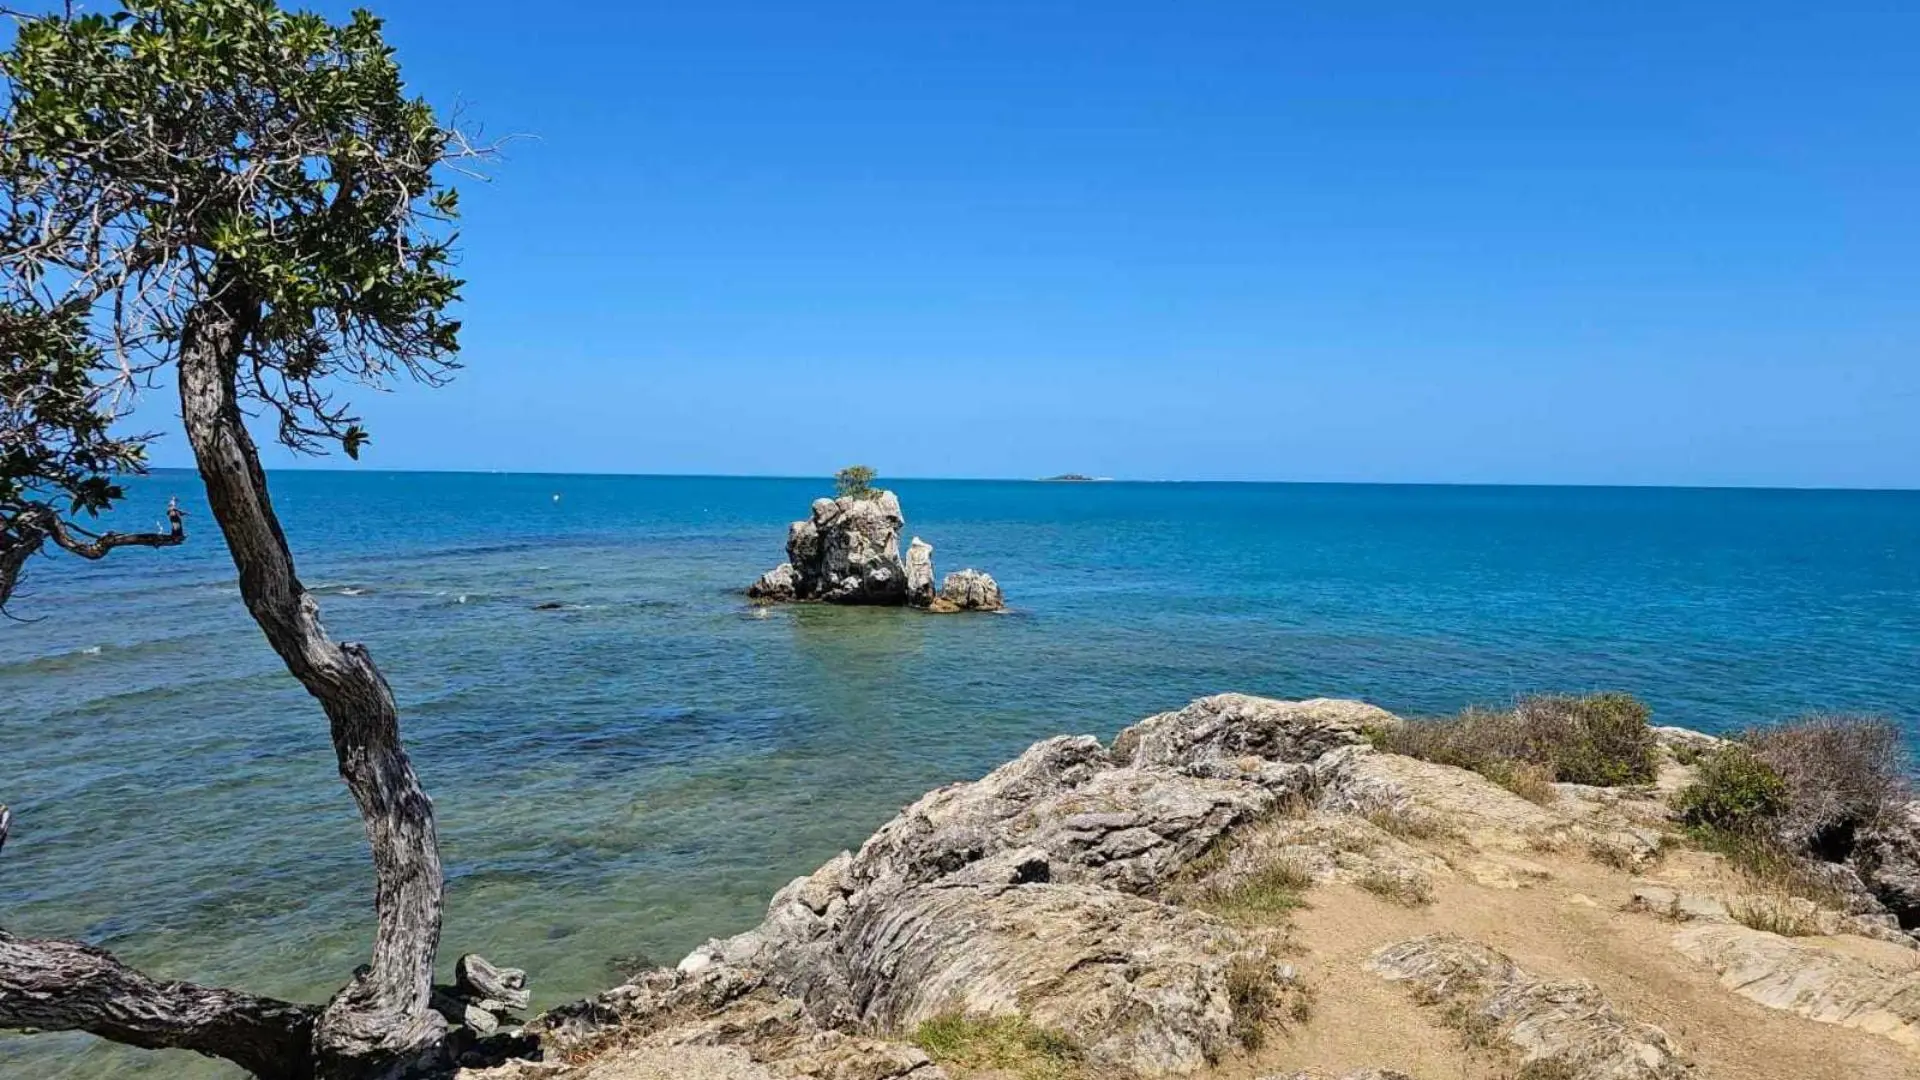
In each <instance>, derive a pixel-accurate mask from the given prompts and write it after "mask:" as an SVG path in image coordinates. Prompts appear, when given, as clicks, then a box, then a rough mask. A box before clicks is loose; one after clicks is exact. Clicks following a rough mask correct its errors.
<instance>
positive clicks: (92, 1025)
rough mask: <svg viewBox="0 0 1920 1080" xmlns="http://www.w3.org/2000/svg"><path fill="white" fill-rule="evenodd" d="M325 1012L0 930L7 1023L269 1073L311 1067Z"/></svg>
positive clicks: (1, 1019)
mask: <svg viewBox="0 0 1920 1080" xmlns="http://www.w3.org/2000/svg"><path fill="white" fill-rule="evenodd" d="M318 1012H319V1010H318V1009H316V1008H315V1007H313V1006H311V1005H294V1004H291V1003H289V1002H285V1001H276V1000H274V999H273V998H263V997H254V996H253V995H251V994H239V993H235V992H233V991H231V990H216V989H212V988H210V987H205V986H195V985H194V984H192V983H184V982H167V983H162V982H155V981H154V980H152V979H149V978H147V977H146V976H145V975H142V974H140V973H139V972H137V971H135V970H133V969H132V968H129V967H127V966H125V965H124V964H122V963H120V961H118V960H116V959H114V958H113V955H112V954H111V953H108V952H106V951H105V950H103V949H96V948H94V947H92V946H90V945H82V944H80V943H78V942H73V941H36V940H33V939H30V938H20V937H15V936H13V935H12V934H9V933H7V932H6V931H5V930H0V1028H24V1029H30V1030H33V1031H86V1032H91V1033H92V1034H95V1035H98V1036H100V1037H101V1038H105V1039H112V1040H113V1041H115V1042H122V1043H127V1044H129V1045H132V1046H142V1047H146V1048H148V1049H151V1050H160V1049H179V1050H196V1051H198V1052H200V1053H202V1054H206V1055H208V1056H209V1057H221V1058H226V1059H227V1060H229V1061H232V1062H234V1063H235V1064H238V1065H239V1066H240V1067H242V1068H244V1069H246V1070H247V1071H248V1072H251V1073H253V1074H254V1075H256V1076H261V1077H265V1078H267V1080H307V1078H308V1077H311V1076H312V1075H313V1071H312V1062H313V1051H312V1045H311V1041H312V1036H313V1018H314V1015H315V1014H316V1013H318Z"/></svg>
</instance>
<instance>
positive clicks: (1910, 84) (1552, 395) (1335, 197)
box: [150, 0, 1920, 487]
mask: <svg viewBox="0 0 1920 1080" xmlns="http://www.w3.org/2000/svg"><path fill="white" fill-rule="evenodd" d="M369 2H371V3H372V4H373V6H374V7H375V8H376V9H379V10H381V11H382V13H383V14H385V15H386V16H387V17H388V20H389V30H390V36H391V38H392V40H393V41H394V42H395V43H396V44H397V45H398V46H399V48H400V54H401V60H402V62H403V64H404V66H405V69H406V71H407V73H408V75H409V77H410V80H411V81H412V83H413V85H414V87H415V88H416V89H417V90H418V91H419V92H421V93H424V94H425V95H427V96H428V97H429V98H430V99H432V100H433V101H435V102H436V103H438V104H440V105H442V106H449V105H453V104H459V105H460V106H461V107H462V111H463V113H464V115H465V117H466V118H467V120H468V121H469V122H470V123H473V122H478V123H480V124H482V125H484V129H485V132H486V133H487V134H489V135H504V134H509V133H524V134H526V135H529V136H532V137H531V138H528V139H526V140H523V141H519V142H517V143H515V144H514V145H513V146H512V147H511V149H510V152H509V155H508V157H507V159H506V160H505V161H503V162H502V163H500V164H499V166H498V167H497V168H496V169H495V170H494V172H495V179H494V181H493V182H492V183H491V184H490V185H488V186H486V187H484V188H473V189H470V190H468V191H466V192H464V193H463V194H464V201H465V205H466V206H467V208H468V218H467V221H466V223H465V227H464V235H465V238H466V241H465V248H466V259H465V263H464V268H463V269H464V271H465V273H466V275H467V276H468V277H469V278H470V279H471V284H470V285H469V287H468V290H467V301H468V302H467V305H466V312H465V316H466V319H467V329H466V335H465V343H466V350H465V362H466V364H467V365H468V367H467V370H465V371H464V372H463V373H462V374H461V376H460V378H459V380H458V381H457V382H456V383H455V384H454V385H453V386H452V387H451V388H448V389H446V390H441V391H425V390H419V389H409V390H403V391H400V392H397V393H394V394H390V395H374V394H370V393H361V394H359V395H357V400H358V401H359V402H360V403H361V404H362V406H363V408H364V411H365V413H366V415H367V417H368V419H369V421H370V426H371V428H372V431H373V436H374V442H373V444H372V446H371V447H370V448H369V452H368V454H367V455H366V462H365V464H364V465H363V466H362V467H377V468H436V469H438V468H477V469H526V470H585V471H618V472H718V473H781V474H814V473H824V472H827V471H830V470H831V469H832V468H834V467H836V466H838V465H841V464H844V463H846V462H849V461H855V460H859V461H866V462H870V463H872V464H874V465H876V466H877V467H879V468H880V470H881V471H882V473H883V474H888V475H932V476H1031V475H1039V474H1045V473H1052V472H1059V471H1065V470H1077V471H1084V472H1091V473H1099V474H1103V475H1114V476H1121V477H1133V478H1219V479H1297V480H1389V481H1423V480H1431V481H1494V482H1507V481H1511V482H1568V483H1683V484H1695V483H1698V484H1778V485H1795V486H1829V485H1846V486H1900V487H1915V486H1920V120H1916V117H1920V4H1915V3H1912V2H1910V0H1902V2H1885V3H1880V4H1876V5H1854V4H1846V3H1841V4H1827V3H1808V2H1802V3H1795V4H1782V3H1769V2H1754V0H1743V2H1712V3H1707V2H1687V0H1680V2H1676V3H1662V4H1634V3H1614V4H1605V3H1591V2H1583V3H1553V2H1543V0H1531V2H1526V3H1477V4H1476V3H1464V2H1459V0H1455V2H1451V3H1426V4H1410V3H1365V2H1356V3H1321V4H1279V3H1271V2H1264V3H1197V2H1196V3H1176V2H1163V3H1153V4H1139V3H1124V2H1121V3H1113V2H1110V3H1104V4H1086V3H1075V4H1066V3H1050V2H1034V0H1022V2H1018V3H977V2H972V3H940V4H931V3H902V2H897V0H896V2H894V3H887V4H870V5H868V4H832V3H815V4H795V3H788V2H775V0H761V2H756V3H733V2H727V0H703V2H701V3H672V4H668V3H652V2H646V3H636V4H593V3H587V4H565V3H548V4H529V3H523V2H513V3H508V2H504V0H491V2H481V0H385V2H380V0H369ZM321 6H322V7H323V9H325V10H329V11H338V10H344V8H345V7H346V5H333V4H324V5H321ZM150 404H151V405H153V406H158V408H155V409H153V412H154V413H160V412H166V411H170V409H171V405H172V403H171V401H170V400H168V399H166V398H165V397H161V398H159V399H158V400H156V401H154V402H151V403H150ZM156 457H157V461H158V463H160V464H169V465H170V464H182V463H184V462H185V461H186V458H185V453H184V447H183V446H182V445H181V443H180V440H179V439H178V437H177V436H170V437H169V438H168V439H167V441H166V443H165V444H164V445H163V446H162V447H160V448H159V451H158V453H157V455H156ZM330 463H338V464H344V461H337V462H330Z"/></svg>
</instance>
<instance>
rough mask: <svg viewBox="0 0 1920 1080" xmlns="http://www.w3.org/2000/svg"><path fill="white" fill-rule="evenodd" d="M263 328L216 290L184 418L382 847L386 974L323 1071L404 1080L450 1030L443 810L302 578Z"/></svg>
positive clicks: (385, 693)
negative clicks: (258, 418) (440, 977)
mask: <svg viewBox="0 0 1920 1080" xmlns="http://www.w3.org/2000/svg"><path fill="white" fill-rule="evenodd" d="M259 318H260V305H259V303H258V302H257V301H252V300H249V299H246V298H242V297H239V296H237V295H235V293H234V291H233V290H224V291H222V290H216V291H215V294H214V296H213V297H211V298H210V299H208V300H206V301H204V302H202V303H201V304H199V305H197V306H196V307H195V308H194V309H193V310H192V312H190V313H189V315H188V317H187V321H186V325H185V327H184V332H183V335H182V340H181V348H180V366H179V381H180V408H181V416H182V418H183V419H184V420H185V424H186V430H187V439H188V441H189V442H190V443H191V444H192V446H193V453H194V458H195V460H196V461H197V462H198V464H199V467H200V477H201V479H202V480H203V481H204V482H205V484H206V489H207V501H208V503H209V504H210V505H211V506H212V508H213V514H214V517H215V519H216V520H218V522H219V523H220V530H221V531H222V532H223V533H225V534H226V538H227V548H228V550H229V552H231V553H232V555H233V562H234V566H235V568H236V569H237V570H238V571H239V583H240V594H241V596H242V597H243V598H244V599H245V600H246V604H247V610H248V611H249V612H251V613H252V615H253V618H254V621H255V622H256V623H258V624H259V626H260V629H261V631H262V632H263V633H264V634H265V635H266V637H267V641H268V642H269V643H271V644H272V646H273V648H274V651H275V652H278V653H279V654H280V658H281V659H282V660H283V661H284V662H285V663H286V665H287V669H288V670H289V671H290V672H292V673H293V676H294V677H295V678H297V679H299V680H300V682H301V684H302V685H303V686H305V687H306V688H307V692H308V693H310V694H312V695H313V696H314V698H316V699H317V700H318V701H319V702H320V705H321V708H322V709H324V710H325V711H326V714H327V719H328V721H329V722H330V725H331V728H332V735H333V746H334V752H335V756H336V757H337V759H338V761H339V767H340V776H341V778H342V779H343V780H345V781H346V785H347V789H348V790H349V791H350V792H352V794H353V797H354V801H355V802H356V803H357V804H358V805H359V808H360V816H361V818H362V820H363V822H364V823H365V825H366V830H367V839H368V841H369V843H370V844H371V846H372V848H373V864H374V874H375V890H374V906H375V911H376V914H377V915H378V919H379V927H378V930H377V932H376V934H375V938H374V945H373V962H372V964H371V966H369V967H367V968H363V969H361V971H360V972H358V973H356V974H355V976H354V978H353V980H352V981H351V982H349V983H348V984H347V985H346V987H345V988H343V989H342V990H341V991H340V992H339V993H338V994H336V995H334V997H333V1000H331V1001H330V1002H328V1003H327V1006H326V1008H325V1009H324V1010H323V1011H322V1013H321V1015H320V1016H319V1018H318V1019H317V1021H316V1022H315V1028H314V1047H315V1051H316V1053H317V1054H318V1055H319V1057H320V1061H319V1064H318V1070H319V1073H320V1075H322V1076H327V1075H329V1074H331V1073H332V1072H333V1071H334V1068H335V1065H336V1063H338V1067H339V1069H340V1071H341V1072H342V1073H343V1074H344V1073H345V1072H347V1071H350V1070H351V1071H353V1072H356V1073H361V1074H364V1072H365V1071H366V1066H367V1063H368V1061H369V1060H373V1061H382V1060H384V1061H391V1062H393V1063H394V1064H395V1065H396V1066H398V1067H401V1068H404V1067H405V1066H406V1065H407V1064H408V1063H410V1062H411V1061H416V1060H419V1059H420V1058H421V1057H423V1056H430V1055H433V1054H437V1053H438V1052H439V1051H440V1049H441V1046H442V1043H443V1041H444V1039H445V1037H446V1022H445V1020H443V1019H442V1018H441V1017H440V1015H439V1014H438V1013H436V1012H434V1011H433V1009H432V1008H431V1000H432V993H433V962H434V952H435V950H436V949H437V948H438V947H439V941H440V917H441V886H442V880H441V872H440V853H439V845H438V839H437V836H436V832H435V828H434V818H433V803H432V801H431V800H429V799H428V798H427V796H426V793H425V792H424V791H422V790H421V788H420V782H419V778H418V777H417V776H415V774H414V771H413V765H412V763H411V762H410V761H409V760H408V758H407V753H406V750H405V749H404V747H402V745H401V742H400V717H399V712H398V710H397V709H396V707H395V706H394V701H393V693H392V691H391V690H390V689H388V687H387V683H386V680H385V679H384V678H383V677H382V676H381V674H380V671H379V669H378V668H376V667H374V664H373V660H372V658H371V657H370V656H369V655H368V654H367V651H366V649H365V648H363V647H362V646H360V645H358V644H355V643H352V642H335V641H334V640H333V639H332V638H331V637H329V636H327V631H326V628H325V627H324V626H322V625H321V623H320V605H319V603H318V602H317V601H316V600H315V599H314V598H313V595H312V594H311V593H309V592H308V591H307V590H306V587H305V586H303V585H302V584H301V583H300V579H299V577H298V576H297V575H296V573H295V571H294V564H293V555H292V553H291V552H290V551H289V550H288V547H287V542H286V537H285V535H284V534H283V533H282V532H281V528H280V521H279V518H278V517H277V516H276V515H275V514H274V511H273V503H272V500H271V498H270V496H269V495H268V492H267V478H266V474H265V472H264V471H263V470H262V468H261V465H260V456H259V453H258V451H257V450H256V449H255V447H254V443H253V439H252V437H251V436H250V435H249V434H248V433H247V429H246V425H245V424H244V423H243V421H242V416H241V413H240V407H239V402H238V398H237V390H236V378H237V374H238V364H239V361H240V357H241V352H242V349H243V347H244V345H245V343H246V341H247V337H248V334H249V333H250V332H251V330H252V329H253V327H254V326H255V325H256V324H257V323H258V320H259ZM349 1062H351V1063H353V1064H351V1065H348V1064H346V1063H349Z"/></svg>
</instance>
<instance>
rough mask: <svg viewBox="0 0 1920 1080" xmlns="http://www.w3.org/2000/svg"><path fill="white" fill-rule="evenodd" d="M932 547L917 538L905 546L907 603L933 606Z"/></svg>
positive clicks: (915, 605) (917, 605)
mask: <svg viewBox="0 0 1920 1080" xmlns="http://www.w3.org/2000/svg"><path fill="white" fill-rule="evenodd" d="M933 598H934V591H933V545H932V544H929V543H927V542H926V541H925V540H922V539H920V538H919V537H917V536H916V537H914V538H913V543H911V544H908V545H907V603H909V604H912V605H913V606H914V607H919V608H923V607H931V606H933Z"/></svg>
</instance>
